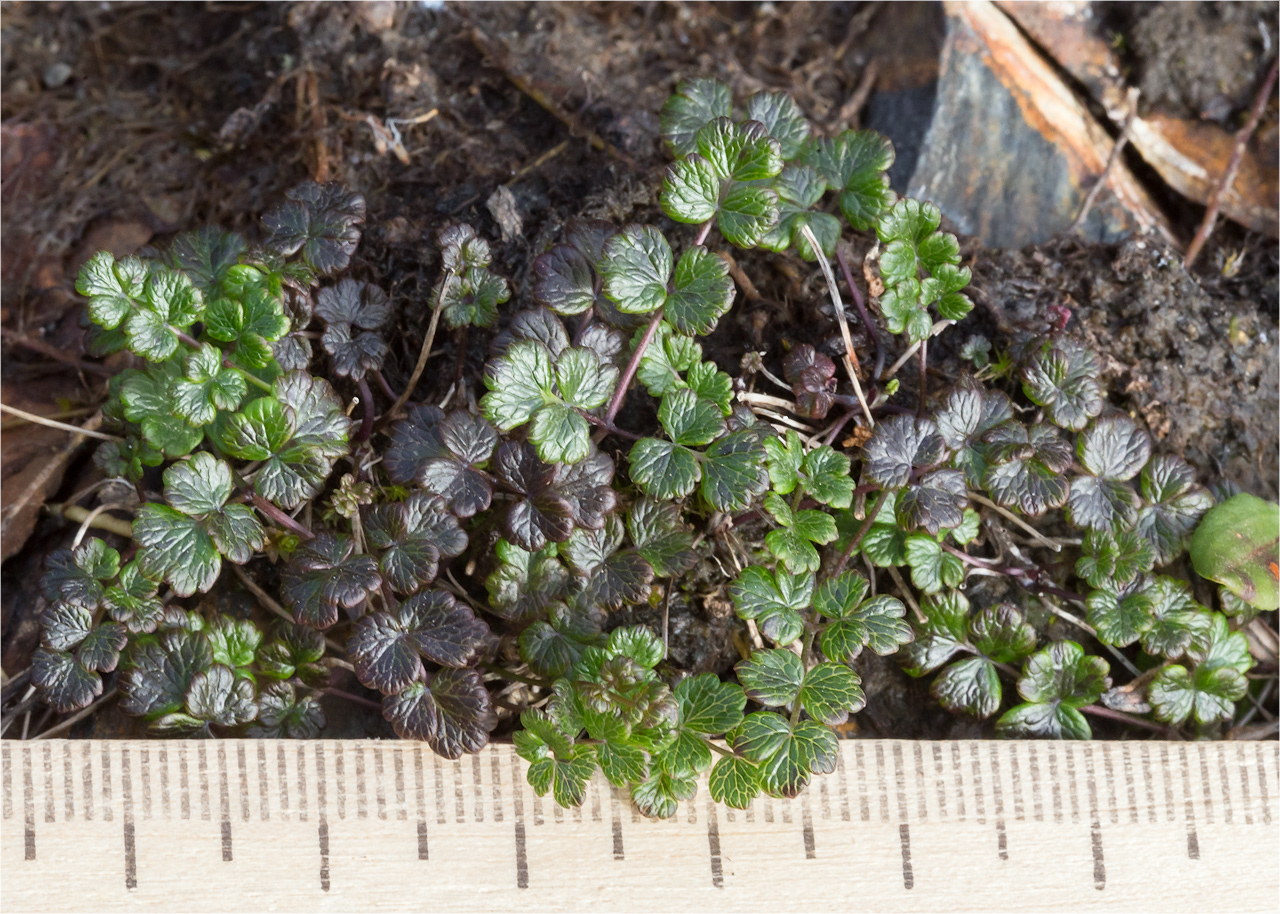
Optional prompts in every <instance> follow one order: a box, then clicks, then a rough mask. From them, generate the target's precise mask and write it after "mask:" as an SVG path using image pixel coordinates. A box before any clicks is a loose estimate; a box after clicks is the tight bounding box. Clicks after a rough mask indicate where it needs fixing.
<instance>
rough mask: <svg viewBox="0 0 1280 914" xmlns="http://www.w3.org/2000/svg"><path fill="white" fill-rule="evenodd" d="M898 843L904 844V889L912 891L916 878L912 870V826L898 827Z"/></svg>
mask: <svg viewBox="0 0 1280 914" xmlns="http://www.w3.org/2000/svg"><path fill="white" fill-rule="evenodd" d="M898 841H899V843H901V844H902V887H903V888H904V889H908V890H910V889H913V888H915V885H916V877H915V873H914V872H912V870H911V826H909V825H907V823H905V822H903V823H902V824H901V825H899V826H898Z"/></svg>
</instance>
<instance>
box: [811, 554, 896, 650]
mask: <svg viewBox="0 0 1280 914" xmlns="http://www.w3.org/2000/svg"><path fill="white" fill-rule="evenodd" d="M868 589H869V585H868V584H867V580H866V578H864V577H862V575H860V574H858V573H857V572H854V571H846V572H843V573H842V574H840V575H838V576H837V577H835V578H828V579H827V580H825V581H823V582H822V583H821V584H820V585H819V586H818V590H817V593H815V594H814V598H813V607H814V609H815V610H817V611H818V612H819V613H820V614H822V615H823V616H825V617H826V618H828V619H830V620H832V621H831V622H830V624H828V625H827V626H826V627H825V628H824V629H823V631H822V638H821V646H822V653H823V654H824V655H826V656H827V657H828V658H829V659H831V660H835V661H838V662H841V663H848V662H850V661H852V660H853V659H854V658H856V657H857V656H858V655H859V654H860V653H862V649H863V648H864V647H870V648H871V649H872V650H873V651H875V652H876V653H877V654H880V655H881V656H885V655H888V654H892V653H895V652H896V651H897V650H898V648H899V646H901V645H903V644H907V643H909V642H910V641H911V639H912V634H911V628H910V626H908V625H907V623H906V622H905V621H904V620H903V617H904V616H905V615H906V607H904V606H903V605H902V602H901V601H900V600H898V599H897V598H896V597H892V596H889V595H888V594H880V595H879V596H876V597H872V598H870V599H864V598H865V596H866V593H867V590H868Z"/></svg>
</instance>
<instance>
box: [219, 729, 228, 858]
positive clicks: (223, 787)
mask: <svg viewBox="0 0 1280 914" xmlns="http://www.w3.org/2000/svg"><path fill="white" fill-rule="evenodd" d="M218 818H219V820H220V821H221V823H222V859H223V861H224V862H230V860H231V791H230V788H229V787H228V785H227V751H226V747H224V746H223V745H222V744H221V743H219V744H218Z"/></svg>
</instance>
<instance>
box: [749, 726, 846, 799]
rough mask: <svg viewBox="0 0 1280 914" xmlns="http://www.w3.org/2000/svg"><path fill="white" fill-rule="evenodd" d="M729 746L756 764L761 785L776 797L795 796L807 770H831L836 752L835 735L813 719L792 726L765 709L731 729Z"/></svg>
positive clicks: (806, 781) (815, 771) (802, 783)
mask: <svg viewBox="0 0 1280 914" xmlns="http://www.w3.org/2000/svg"><path fill="white" fill-rule="evenodd" d="M733 748H734V750H735V751H736V752H739V753H740V754H741V755H743V756H744V757H745V758H747V759H748V760H750V761H755V762H758V763H759V764H760V775H761V781H762V786H763V787H764V789H765V791H766V792H767V793H770V794H772V795H774V796H779V797H794V796H796V795H797V794H798V793H799V792H800V791H801V790H803V789H804V786H805V784H807V783H808V781H809V775H810V774H811V773H812V774H828V773H830V772H832V771H834V770H835V766H836V756H837V754H838V753H839V746H838V744H837V742H836V737H835V734H834V733H832V732H831V730H830V729H828V728H827V727H825V726H823V725H822V724H820V723H818V722H817V721H812V720H806V721H801V722H800V723H798V724H796V725H795V727H792V726H791V725H790V724H789V723H788V722H787V721H786V720H785V719H783V718H782V717H780V716H778V715H777V714H774V713H772V712H768V711H762V712H757V713H755V714H748V715H747V718H746V720H745V721H744V722H743V725H742V726H741V727H739V728H738V729H737V730H736V731H735V732H734V740H733Z"/></svg>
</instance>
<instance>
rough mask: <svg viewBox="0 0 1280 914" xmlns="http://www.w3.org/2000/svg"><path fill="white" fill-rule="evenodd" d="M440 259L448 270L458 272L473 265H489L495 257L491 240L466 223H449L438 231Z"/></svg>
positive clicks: (437, 241) (437, 240) (437, 239)
mask: <svg viewBox="0 0 1280 914" xmlns="http://www.w3.org/2000/svg"><path fill="white" fill-rule="evenodd" d="M436 243H437V244H438V245H439V247H440V259H441V261H442V262H443V266H444V268H445V270H446V271H448V272H450V273H458V272H461V271H463V270H466V269H468V268H471V267H487V266H488V265H489V263H490V261H491V260H492V259H493V255H492V253H491V252H490V250H489V242H487V241H485V240H484V239H483V238H481V237H480V236H479V235H477V234H476V230H475V229H474V228H472V227H471V226H469V225H467V224H465V223H455V224H453V225H447V226H445V227H444V228H442V229H441V230H440V231H439V232H437V233H436Z"/></svg>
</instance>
